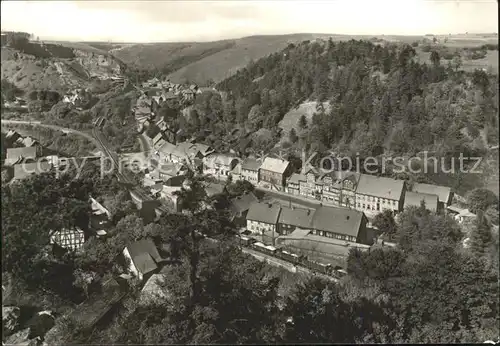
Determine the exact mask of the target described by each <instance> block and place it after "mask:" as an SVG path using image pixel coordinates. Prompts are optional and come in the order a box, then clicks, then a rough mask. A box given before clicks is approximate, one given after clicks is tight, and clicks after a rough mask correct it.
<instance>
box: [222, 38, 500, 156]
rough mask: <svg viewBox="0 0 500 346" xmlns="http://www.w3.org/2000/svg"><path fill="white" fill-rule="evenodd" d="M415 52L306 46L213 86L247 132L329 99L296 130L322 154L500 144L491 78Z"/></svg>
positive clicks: (356, 44)
mask: <svg viewBox="0 0 500 346" xmlns="http://www.w3.org/2000/svg"><path fill="white" fill-rule="evenodd" d="M415 55H416V54H415V50H414V49H413V48H412V47H411V46H409V45H405V46H398V45H387V46H385V47H382V46H380V45H375V44H373V43H370V42H367V41H349V42H339V43H334V42H332V41H328V42H323V41H318V42H313V43H308V42H304V43H302V44H300V45H297V46H294V45H290V46H289V47H288V48H287V49H285V50H284V51H282V52H279V53H276V54H273V55H271V56H269V57H267V58H264V59H260V60H258V61H256V62H255V63H252V64H250V65H249V66H247V67H246V68H245V69H243V70H241V71H239V72H238V73H237V74H236V75H235V76H233V77H231V78H229V79H227V80H225V81H223V82H221V83H220V84H219V85H218V88H219V89H220V90H224V91H227V92H229V93H230V95H231V96H230V98H229V100H230V101H233V103H234V104H236V105H239V106H240V107H235V108H236V112H237V113H238V117H237V118H239V119H245V114H244V113H245V112H246V111H247V109H250V110H251V111H250V113H249V114H248V117H247V118H246V120H247V121H248V122H249V123H251V124H252V125H254V126H255V127H260V126H264V127H268V128H272V127H273V126H276V125H277V124H278V122H279V120H281V119H280V118H281V117H282V116H283V114H284V113H285V112H287V111H288V110H289V109H290V108H291V107H294V106H296V105H298V104H300V103H301V102H303V101H305V100H308V99H309V100H318V101H328V102H329V104H330V107H329V108H330V111H329V112H326V111H324V110H323V109H321V107H320V108H319V109H318V111H317V114H316V115H315V116H314V117H313V119H312V123H311V124H309V126H307V131H304V133H303V137H305V138H304V140H305V143H306V144H308V145H311V146H312V148H314V149H318V150H320V151H322V150H326V149H333V148H341V149H343V150H344V151H346V150H347V151H349V152H352V153H354V152H360V153H363V154H364V155H370V154H375V153H380V152H382V151H385V152H391V153H398V154H402V153H416V152H418V151H421V150H425V149H429V150H440V151H442V152H454V151H460V150H470V149H482V148H484V146H485V145H488V144H496V143H498V135H497V131H498V130H497V129H498V116H497V111H498V89H497V87H496V86H497V78H496V77H493V76H491V75H488V74H487V73H486V72H485V71H483V70H476V71H475V72H474V73H465V72H463V71H459V70H458V69H459V67H460V58H459V57H457V59H455V60H453V61H452V62H450V63H449V64H448V65H447V66H442V65H441V59H440V57H439V53H437V52H434V53H432V55H433V59H432V61H433V64H431V65H426V64H420V63H417V62H415ZM241 105H244V106H246V107H241ZM240 112H242V113H240ZM483 133H484V135H483V136H481V135H482V134H483Z"/></svg>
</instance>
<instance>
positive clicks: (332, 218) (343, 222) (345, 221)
mask: <svg viewBox="0 0 500 346" xmlns="http://www.w3.org/2000/svg"><path fill="white" fill-rule="evenodd" d="M362 220H363V213H362V212H360V211H357V210H353V209H347V208H333V207H326V206H321V207H319V208H318V209H316V211H315V212H314V216H313V220H312V227H313V228H314V229H316V230H320V231H328V232H333V233H337V234H346V235H349V236H352V237H357V236H358V233H359V229H360V226H361V222H362Z"/></svg>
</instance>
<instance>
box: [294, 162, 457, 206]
mask: <svg viewBox="0 0 500 346" xmlns="http://www.w3.org/2000/svg"><path fill="white" fill-rule="evenodd" d="M285 191H286V192H288V193H289V194H292V195H297V196H302V197H307V198H311V199H316V200H320V201H322V202H326V203H330V204H334V205H339V206H342V207H348V208H352V209H356V210H361V211H364V212H368V213H371V214H375V213H379V212H382V211H384V210H390V211H393V212H395V213H397V212H400V211H402V210H403V208H404V207H406V206H420V205H421V203H422V201H423V202H424V203H425V205H426V208H427V209H429V210H432V211H435V212H441V211H445V210H446V207H447V206H449V205H450V204H451V200H452V196H453V195H452V192H451V189H450V188H449V187H445V186H438V185H432V184H423V183H416V184H414V185H413V188H412V191H407V185H406V183H405V182H404V181H403V180H398V179H392V178H387V177H378V176H374V175H369V174H361V173H357V172H350V171H333V172H329V173H324V174H321V175H317V174H315V172H313V171H308V172H307V173H306V174H296V173H294V174H292V175H291V176H290V178H289V179H287V183H286V187H285Z"/></svg>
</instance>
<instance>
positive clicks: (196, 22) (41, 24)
mask: <svg viewBox="0 0 500 346" xmlns="http://www.w3.org/2000/svg"><path fill="white" fill-rule="evenodd" d="M1 11H2V12H1V13H2V16H1V21H2V25H1V27H2V30H6V31H24V32H28V33H33V34H34V35H35V36H38V37H40V39H43V40H68V41H112V42H169V41H173V42H179V41H212V40H219V39H229V38H238V37H244V36H251V35H269V34H291V33H325V34H351V35H380V34H385V35H425V34H430V33H432V34H449V33H452V34H457V33H465V32H468V33H494V32H497V31H498V29H497V27H498V15H497V11H498V3H497V1H496V0H451V1H446V0H441V1H439V0H436V1H430V0H309V1H301V0H288V1H284V0H281V1H278V0H274V1H273V0H260V1H251V0H246V1H241V0H240V1H230V0H226V1H195V0H190V1H187V0H186V1H182V0H176V1H17V0H16V1H2V2H1Z"/></svg>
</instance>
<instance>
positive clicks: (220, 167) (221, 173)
mask: <svg viewBox="0 0 500 346" xmlns="http://www.w3.org/2000/svg"><path fill="white" fill-rule="evenodd" d="M238 161H239V160H238V158H237V157H236V156H234V155H229V154H216V153H213V154H210V155H208V156H206V157H204V158H203V173H204V174H210V175H213V176H215V177H217V178H219V179H227V177H228V176H229V174H230V173H231V171H232V170H233V169H234V168H235V167H236V165H237V164H238Z"/></svg>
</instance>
